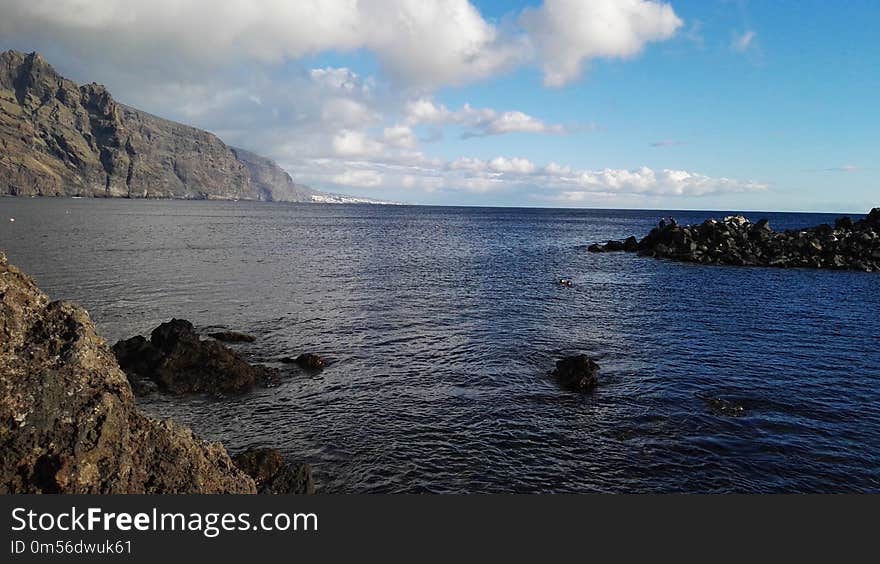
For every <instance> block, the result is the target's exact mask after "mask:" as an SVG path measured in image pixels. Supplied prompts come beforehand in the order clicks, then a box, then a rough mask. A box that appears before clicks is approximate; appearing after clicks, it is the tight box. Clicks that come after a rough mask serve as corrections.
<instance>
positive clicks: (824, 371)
mask: <svg viewBox="0 0 880 564" xmlns="http://www.w3.org/2000/svg"><path fill="white" fill-rule="evenodd" d="M730 213H733V212H729V211H713V212H694V211H676V212H671V211H625V210H588V209H516V208H473V207H427V206H426V207H420V206H385V205H333V204H268V203H256V202H216V201H148V200H125V199H115V200H91V199H66V198H64V199H62V198H59V199H51V198H47V199H38V198H34V199H32V198H0V250H4V251H5V252H6V253H7V255H8V258H9V260H10V262H12V263H14V264H16V265H18V266H19V267H21V268H22V269H23V270H25V271H26V272H28V273H29V274H31V275H33V276H34V277H35V278H36V279H37V281H38V283H39V284H40V286H41V287H42V288H43V289H44V290H45V291H46V292H48V294H49V295H50V296H51V297H52V298H53V299H63V300H72V301H75V302H78V303H79V304H81V305H83V306H84V307H85V308H86V309H87V310H88V311H89V313H90V315H91V317H92V319H93V320H94V321H95V323H96V324H97V327H98V329H99V332H100V333H101V334H102V335H103V336H104V337H105V338H106V339H107V341H108V342H109V343H110V344H112V343H113V342H115V341H116V340H118V339H123V338H127V337H131V336H133V335H138V334H144V335H148V334H149V332H150V331H151V330H152V329H153V328H154V327H155V326H157V325H158V324H160V323H162V322H164V321H168V320H169V319H171V318H173V317H177V318H185V319H188V320H190V321H192V322H193V323H194V324H195V325H196V326H197V327H198V328H199V329H200V330H202V331H208V330H210V329H211V328H213V327H224V328H228V329H232V330H236V331H243V332H245V333H249V334H252V335H254V336H255V337H257V340H256V342H255V343H252V344H240V345H234V348H236V349H237V350H238V351H239V352H240V353H241V354H242V355H243V356H245V357H246V358H247V359H248V360H249V361H251V362H255V363H261V364H265V365H268V366H272V367H275V368H278V370H280V371H281V374H282V378H281V380H280V382H279V383H278V384H277V385H275V386H273V387H270V388H259V389H256V390H254V391H252V392H248V393H245V394H242V395H234V396H227V397H222V398H218V397H214V396H208V395H195V396H168V395H163V394H153V395H151V396H147V397H143V398H139V400H138V401H139V403H140V405H141V407H142V408H143V410H144V411H146V412H147V413H149V414H150V415H152V416H155V417H159V418H172V419H175V420H177V421H180V422H182V423H185V424H187V425H189V426H191V427H192V428H193V429H194V430H195V431H196V433H198V434H199V435H201V436H203V437H205V438H208V439H211V440H218V441H222V442H223V443H224V444H225V445H226V446H227V447H228V448H229V450H231V451H233V452H235V451H237V450H239V449H242V448H245V447H247V446H251V445H262V446H271V447H275V448H278V449H279V450H280V451H281V452H282V453H283V454H284V455H285V456H286V457H287V458H289V459H290V460H297V461H303V462H308V463H309V464H311V465H312V467H313V469H314V474H315V479H316V482H317V489H318V491H319V492H327V493H354V492H358V493H361V492H363V493H373V492H391V493H488V492H518V493H537V492H542V493H543V492H628V493H656V492H687V493H728V492H746V493H748V492H878V491H880V273H864V272H841V271H825V270H808V269H770V268H749V267H724V266H703V265H695V264H686V263H677V262H671V261H665V260H656V259H651V258H644V257H638V256H636V255H633V254H624V253H608V254H593V253H589V252H587V251H586V248H587V246H588V245H589V244H591V243H594V242H604V241H606V240H608V239H612V238H614V239H620V238H624V237H626V236H629V235H633V234H634V235H636V236H637V237H641V236H643V235H644V234H646V233H647V232H648V231H649V230H650V229H651V228H652V227H653V226H654V225H656V223H657V222H658V221H659V220H660V219H661V218H663V217H670V216H673V217H675V218H676V220H677V221H678V222H679V223H695V222H702V221H703V220H705V219H706V218H709V217H716V218H717V217H722V216H724V215H729V214H730ZM746 215H747V216H748V217H750V218H751V219H753V220H757V219H760V218H762V217H767V218H769V220H770V222H771V226H772V227H774V228H776V229H797V228H801V227H806V226H812V225H816V224H819V223H823V222H830V221H833V219H834V217H835V216H832V215H821V214H818V215H817V214H790V213H749V214H746ZM11 218H14V220H15V221H14V222H13V221H10V219H11ZM559 278H569V279H570V280H571V281H572V283H573V284H572V286H571V287H566V286H563V285H561V284H559V283H558V280H559ZM304 352H313V353H318V354H320V355H322V356H324V357H326V358H327V360H328V362H329V366H328V367H327V368H326V369H325V370H324V371H323V372H321V373H319V374H310V373H306V372H303V371H302V370H300V369H299V368H297V367H295V366H289V365H284V364H281V363H279V362H278V359H279V358H281V357H283V356H296V355H298V354H300V353H304ZM580 353H584V354H588V355H590V356H591V357H593V358H595V359H596V362H598V364H599V365H600V366H601V370H600V373H599V386H598V388H597V389H596V390H595V391H593V392H592V393H587V394H581V393H573V392H568V391H564V390H562V389H560V388H559V386H558V385H557V383H556V382H555V381H554V379H553V378H552V376H551V371H552V370H553V368H554V364H555V362H556V360H558V359H560V358H562V357H564V356H566V355H572V354H580Z"/></svg>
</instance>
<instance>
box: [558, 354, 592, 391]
mask: <svg viewBox="0 0 880 564" xmlns="http://www.w3.org/2000/svg"><path fill="white" fill-rule="evenodd" d="M598 372H599V365H598V364H596V363H595V362H594V361H593V359H591V358H590V357H588V356H587V355H585V354H579V355H576V356H570V357H567V358H563V359H562V360H558V361H556V370H554V371H553V376H555V377H556V380H557V381H558V382H559V385H560V386H562V387H563V388H565V389H566V390H570V391H574V392H588V391H590V390H592V389H593V388H595V387H596V386H597V385H598V384H599V379H598V378H597V376H596V375H597V374H598Z"/></svg>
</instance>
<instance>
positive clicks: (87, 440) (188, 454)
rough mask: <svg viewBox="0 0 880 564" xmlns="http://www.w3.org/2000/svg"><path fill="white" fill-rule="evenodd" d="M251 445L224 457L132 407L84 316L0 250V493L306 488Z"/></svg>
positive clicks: (303, 472)
mask: <svg viewBox="0 0 880 564" xmlns="http://www.w3.org/2000/svg"><path fill="white" fill-rule="evenodd" d="M246 452H247V451H246ZM261 452H262V454H261V455H260V456H259V457H255V456H253V455H251V456H245V457H242V458H241V460H238V459H237V460H236V461H233V459H231V458H230V456H229V454H228V453H227V451H226V449H225V448H224V447H223V445H221V444H219V443H212V442H207V441H204V440H202V439H199V438H198V437H196V436H195V435H194V434H193V432H192V431H191V430H190V429H188V428H187V427H184V426H182V425H179V424H176V423H174V422H172V421H157V420H155V419H152V418H150V417H147V416H146V415H144V414H143V413H141V412H140V411H139V410H138V408H137V406H136V405H135V401H134V395H133V394H132V390H131V387H130V386H129V383H128V380H127V379H126V376H125V374H124V373H123V372H122V370H120V368H119V366H118V365H117V363H116V359H115V358H114V356H113V353H112V352H111V350H110V348H109V347H108V346H107V344H106V342H105V341H104V340H103V339H102V338H101V337H100V336H98V334H97V333H96V332H95V327H94V325H93V324H92V321H91V320H90V319H89V316H88V313H86V311H85V310H83V309H82V308H80V307H79V306H76V305H74V304H71V303H67V302H51V301H50V300H49V298H48V297H47V296H46V294H44V293H43V292H42V291H40V289H39V288H38V287H37V285H36V283H35V282H34V281H33V279H31V278H30V277H28V276H26V275H25V274H23V273H22V272H21V271H20V270H18V269H17V268H15V267H14V266H12V265H10V264H8V262H7V260H6V256H5V255H4V254H2V253H0V453H2V456H0V494H11V493H76V494H115V493H175V494H182V493H257V492H258V491H261V492H267V493H269V492H271V493H307V492H309V491H311V489H312V488H313V486H312V482H311V475H310V471H309V469H308V467H307V466H305V465H288V464H286V463H285V462H284V461H283V460H282V459H281V458H280V455H278V453H277V451H272V450H265V449H264V450H263V451H261ZM265 484H270V487H268V488H267V487H265Z"/></svg>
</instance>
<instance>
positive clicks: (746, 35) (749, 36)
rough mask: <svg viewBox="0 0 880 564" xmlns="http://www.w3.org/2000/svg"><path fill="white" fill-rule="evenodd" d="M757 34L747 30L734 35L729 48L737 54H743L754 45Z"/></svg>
mask: <svg viewBox="0 0 880 564" xmlns="http://www.w3.org/2000/svg"><path fill="white" fill-rule="evenodd" d="M756 36H757V33H756V32H755V31H753V30H751V29H748V30H746V31H744V32H742V33H735V34H734V36H733V40H731V42H730V48H731V49H733V50H734V51H736V52H737V53H745V52H746V51H748V50H749V48H751V47H752V46H753V45H754V41H755V37H756Z"/></svg>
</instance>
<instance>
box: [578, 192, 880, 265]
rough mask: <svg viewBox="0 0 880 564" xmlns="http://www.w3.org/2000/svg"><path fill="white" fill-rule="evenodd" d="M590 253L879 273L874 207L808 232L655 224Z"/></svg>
mask: <svg viewBox="0 0 880 564" xmlns="http://www.w3.org/2000/svg"><path fill="white" fill-rule="evenodd" d="M587 250H589V251H591V252H594V253H602V252H613V251H626V252H635V253H638V254H639V255H642V256H649V257H655V258H668V259H672V260H678V261H687V262H697V263H700V264H716V265H736V266H771V267H778V268H786V267H801V268H834V269H849V270H863V271H866V272H873V271H876V270H880V208H874V209H873V210H871V212H870V213H869V214H868V216H867V217H866V218H865V219H862V220H859V221H853V220H852V219H851V218H848V217H842V218H839V219H838V220H837V221H835V223H834V227H832V226H831V225H828V224H822V225H818V226H816V227H812V228H809V229H802V230H789V231H783V232H776V231H773V229H772V228H771V227H770V222H769V221H768V220H767V219H762V220H760V221H758V222H757V223H754V224H753V223H751V222H750V221H749V220H748V219H747V218H745V217H744V216H741V215H736V216H729V217H725V218H724V219H723V220H722V221H718V220H715V219H709V220H706V221H704V222H703V223H701V224H700V225H687V226H680V225H678V224H677V223H675V222H674V221H671V220H670V221H669V222H666V221H665V220H661V221H660V223H659V224H658V226H657V227H655V228H654V229H652V230H651V232H650V233H648V235H647V236H645V237H644V238H642V240H640V241H638V242H636V240H635V237H629V238H628V239H626V240H625V241H608V243H606V244H604V245H601V244H592V245H590V246H589V247H587Z"/></svg>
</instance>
